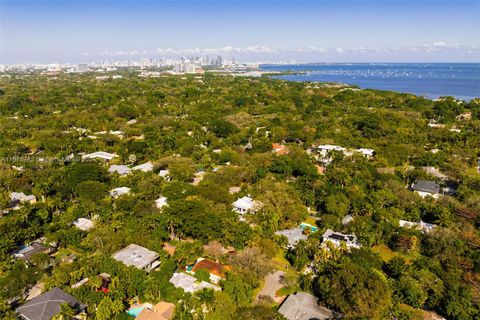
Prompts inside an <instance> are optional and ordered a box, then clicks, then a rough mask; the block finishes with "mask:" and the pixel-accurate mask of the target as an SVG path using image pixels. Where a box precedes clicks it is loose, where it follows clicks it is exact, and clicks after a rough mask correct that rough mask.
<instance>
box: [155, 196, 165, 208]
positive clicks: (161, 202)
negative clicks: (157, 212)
mask: <svg viewBox="0 0 480 320" xmlns="http://www.w3.org/2000/svg"><path fill="white" fill-rule="evenodd" d="M166 205H168V203H167V198H166V197H162V196H161V197H159V198H158V199H157V200H155V206H156V207H157V208H158V209H162V208H163V207H165V206H166Z"/></svg>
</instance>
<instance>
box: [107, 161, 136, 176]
mask: <svg viewBox="0 0 480 320" xmlns="http://www.w3.org/2000/svg"><path fill="white" fill-rule="evenodd" d="M130 171H132V169H130V168H129V167H128V166H126V165H123V164H120V165H118V164H112V165H111V166H110V168H108V172H110V173H118V174H119V175H121V176H124V175H127V174H129V173H130Z"/></svg>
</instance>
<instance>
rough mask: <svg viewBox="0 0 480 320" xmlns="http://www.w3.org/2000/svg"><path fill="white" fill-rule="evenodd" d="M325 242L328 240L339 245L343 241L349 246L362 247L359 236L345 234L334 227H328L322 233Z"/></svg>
mask: <svg viewBox="0 0 480 320" xmlns="http://www.w3.org/2000/svg"><path fill="white" fill-rule="evenodd" d="M322 239H323V243H326V242H327V241H328V242H330V243H332V244H333V245H335V246H336V247H339V246H340V245H341V244H342V243H345V244H346V245H347V248H360V244H359V243H358V241H357V237H356V236H355V235H354V234H343V233H340V232H335V231H333V230H332V229H327V231H325V233H324V234H323V235H322Z"/></svg>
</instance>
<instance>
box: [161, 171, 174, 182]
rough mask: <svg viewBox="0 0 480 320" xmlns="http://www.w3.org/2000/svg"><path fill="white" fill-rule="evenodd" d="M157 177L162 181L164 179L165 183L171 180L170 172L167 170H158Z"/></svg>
mask: <svg viewBox="0 0 480 320" xmlns="http://www.w3.org/2000/svg"><path fill="white" fill-rule="evenodd" d="M158 175H159V176H160V177H162V178H163V179H165V181H170V180H172V178H171V177H170V170H168V169H162V170H160V172H159V173H158Z"/></svg>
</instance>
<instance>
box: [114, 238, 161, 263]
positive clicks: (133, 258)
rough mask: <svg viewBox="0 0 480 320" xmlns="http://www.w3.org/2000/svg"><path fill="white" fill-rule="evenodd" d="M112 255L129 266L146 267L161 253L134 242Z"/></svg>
mask: <svg viewBox="0 0 480 320" xmlns="http://www.w3.org/2000/svg"><path fill="white" fill-rule="evenodd" d="M112 257H113V259H115V260H117V261H120V262H123V263H124V264H126V265H127V266H133V267H136V268H138V269H144V268H145V267H147V266H148V265H150V264H151V263H152V262H154V261H155V260H157V259H158V257H159V255H158V253H156V252H153V251H150V250H148V249H147V248H144V247H141V246H139V245H136V244H133V243H132V244H130V245H128V246H127V247H125V248H123V249H122V250H120V251H117V252H115V253H114V254H113V256H112Z"/></svg>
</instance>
